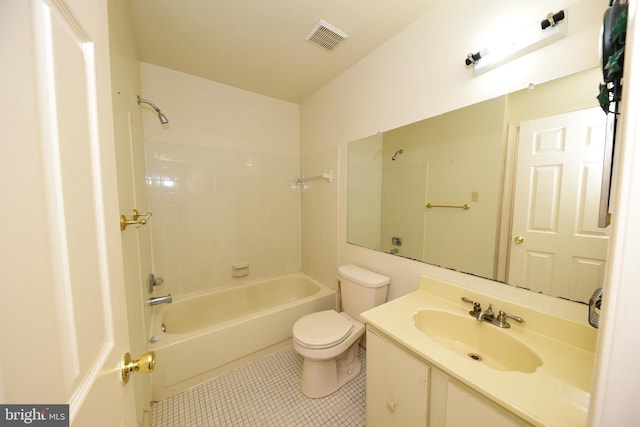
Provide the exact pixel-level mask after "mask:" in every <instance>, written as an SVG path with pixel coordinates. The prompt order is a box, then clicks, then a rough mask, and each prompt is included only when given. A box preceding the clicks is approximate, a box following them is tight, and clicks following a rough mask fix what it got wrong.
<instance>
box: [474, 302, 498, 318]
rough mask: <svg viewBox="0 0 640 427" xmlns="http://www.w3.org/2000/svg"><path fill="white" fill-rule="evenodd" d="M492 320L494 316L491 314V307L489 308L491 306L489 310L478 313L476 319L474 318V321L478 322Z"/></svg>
mask: <svg viewBox="0 0 640 427" xmlns="http://www.w3.org/2000/svg"><path fill="white" fill-rule="evenodd" d="M493 318H494V314H493V307H492V306H491V304H489V308H487V309H486V310H482V311H480V313H478V317H476V319H478V320H488V321H491V320H492V319H493Z"/></svg>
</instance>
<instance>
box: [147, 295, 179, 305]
mask: <svg viewBox="0 0 640 427" xmlns="http://www.w3.org/2000/svg"><path fill="white" fill-rule="evenodd" d="M171 301H173V297H172V296H171V294H169V295H165V296H162V297H153V298H149V299H148V300H147V304H149V305H158V304H171Z"/></svg>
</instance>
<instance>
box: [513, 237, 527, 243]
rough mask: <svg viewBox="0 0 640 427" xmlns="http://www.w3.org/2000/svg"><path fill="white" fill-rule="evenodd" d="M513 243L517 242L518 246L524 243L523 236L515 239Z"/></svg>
mask: <svg viewBox="0 0 640 427" xmlns="http://www.w3.org/2000/svg"><path fill="white" fill-rule="evenodd" d="M513 241H514V242H516V245H519V244H520V243H522V242H524V237H522V236H516V237H515V238H514V239H513Z"/></svg>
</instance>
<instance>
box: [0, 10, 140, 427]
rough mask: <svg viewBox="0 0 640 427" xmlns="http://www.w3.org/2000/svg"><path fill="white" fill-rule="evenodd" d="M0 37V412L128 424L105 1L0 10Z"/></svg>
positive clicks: (131, 413) (130, 411) (131, 416)
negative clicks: (54, 407) (62, 414)
mask: <svg viewBox="0 0 640 427" xmlns="http://www.w3.org/2000/svg"><path fill="white" fill-rule="evenodd" d="M0 32H1V34H0V54H1V55H2V66H0V77H1V79H0V81H2V87H3V90H2V92H3V95H2V97H1V99H2V101H0V117H1V119H0V120H2V123H3V126H2V137H3V140H2V152H1V153H0V174H1V176H2V184H3V185H2V210H1V211H2V214H1V215H2V216H1V217H0V224H2V225H1V227H2V230H1V236H2V237H1V239H0V263H1V266H2V276H1V277H2V285H1V286H2V296H1V298H0V301H2V303H1V304H0V305H1V306H0V313H1V314H0V322H1V324H2V328H1V331H2V332H1V333H2V337H1V342H2V346H0V357H1V359H0V360H1V365H0V379H1V380H0V402H2V403H11V404H24V405H29V404H65V403H68V404H69V405H70V419H71V423H72V425H77V426H85V425H86V426H116V425H126V426H130V425H135V424H136V420H135V408H134V404H133V397H132V396H133V389H132V387H131V386H125V385H123V384H121V382H120V380H119V375H120V373H119V363H120V359H121V358H122V356H123V354H124V353H125V352H126V351H127V350H128V348H127V347H128V336H127V317H126V309H125V299H124V286H123V266H122V251H121V246H120V230H119V224H118V219H119V212H118V205H117V189H116V179H115V163H114V161H115V159H114V145H113V124H112V112H111V102H110V97H111V93H110V91H111V89H110V80H109V54H108V38H107V36H108V33H107V4H106V0H66V1H63V0H56V1H46V0H32V1H27V0H1V1H0ZM134 356H137V355H134ZM1 415H2V414H0V419H1ZM0 424H1V422H0Z"/></svg>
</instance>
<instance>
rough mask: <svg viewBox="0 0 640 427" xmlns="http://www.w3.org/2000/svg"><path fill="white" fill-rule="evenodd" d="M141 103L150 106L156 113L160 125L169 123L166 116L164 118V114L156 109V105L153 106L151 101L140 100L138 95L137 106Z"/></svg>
mask: <svg viewBox="0 0 640 427" xmlns="http://www.w3.org/2000/svg"><path fill="white" fill-rule="evenodd" d="M141 102H142V103H143V104H147V105H150V106H151V108H153V109H154V110H155V111H156V113H158V119H160V123H161V124H163V125H166V124H167V123H169V119H167V116H165V115H164V113H163V112H162V111H160V109H159V108H158V107H156V104H154V103H153V102H151V101H147V100H146V99H142V98H140V95H138V105H140V103H141Z"/></svg>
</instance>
